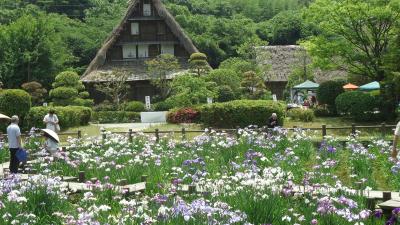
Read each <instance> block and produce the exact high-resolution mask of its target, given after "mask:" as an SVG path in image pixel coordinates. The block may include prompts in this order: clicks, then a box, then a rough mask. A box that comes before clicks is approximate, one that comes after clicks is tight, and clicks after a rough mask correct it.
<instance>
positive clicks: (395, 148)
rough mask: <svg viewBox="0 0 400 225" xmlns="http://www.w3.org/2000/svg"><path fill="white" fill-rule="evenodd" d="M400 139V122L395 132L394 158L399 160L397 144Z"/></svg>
mask: <svg viewBox="0 0 400 225" xmlns="http://www.w3.org/2000/svg"><path fill="white" fill-rule="evenodd" d="M399 137H400V121H399V122H398V123H397V126H396V130H395V131H394V139H393V150H392V157H393V158H394V159H397V143H398V141H399Z"/></svg>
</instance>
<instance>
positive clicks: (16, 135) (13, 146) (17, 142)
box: [7, 116, 22, 173]
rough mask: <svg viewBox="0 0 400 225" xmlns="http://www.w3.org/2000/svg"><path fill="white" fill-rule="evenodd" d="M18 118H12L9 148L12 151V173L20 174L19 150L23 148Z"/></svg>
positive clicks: (8, 132) (8, 128)
mask: <svg viewBox="0 0 400 225" xmlns="http://www.w3.org/2000/svg"><path fill="white" fill-rule="evenodd" d="M18 122H19V118H18V116H12V117H11V124H10V125H9V126H8V127H7V137H8V147H9V149H10V172H11V173H18V167H19V161H18V158H17V155H16V154H17V151H18V149H20V148H22V140H21V130H20V129H19V126H18Z"/></svg>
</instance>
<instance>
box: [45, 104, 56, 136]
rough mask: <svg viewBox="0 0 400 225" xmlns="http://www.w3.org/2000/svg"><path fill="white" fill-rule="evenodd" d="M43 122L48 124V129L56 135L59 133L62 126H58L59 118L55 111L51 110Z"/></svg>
mask: <svg viewBox="0 0 400 225" xmlns="http://www.w3.org/2000/svg"><path fill="white" fill-rule="evenodd" d="M43 122H44V123H45V124H46V129H50V130H52V131H54V132H56V133H58V132H59V131H60V130H59V128H60V126H59V125H58V122H59V121H58V117H57V115H56V114H55V112H54V110H53V109H50V110H49V114H47V115H46V116H45V117H44V119H43Z"/></svg>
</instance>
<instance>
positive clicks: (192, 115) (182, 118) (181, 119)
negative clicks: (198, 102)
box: [167, 108, 200, 123]
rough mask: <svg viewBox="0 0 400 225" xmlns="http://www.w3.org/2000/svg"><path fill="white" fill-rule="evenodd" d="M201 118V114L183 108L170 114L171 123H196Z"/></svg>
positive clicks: (191, 109)
mask: <svg viewBox="0 0 400 225" xmlns="http://www.w3.org/2000/svg"><path fill="white" fill-rule="evenodd" d="M199 118H200V112H199V111H197V110H195V109H193V108H182V109H178V110H177V111H173V112H170V113H169V114H168V118H167V120H168V122H169V123H194V122H197V121H198V120H199Z"/></svg>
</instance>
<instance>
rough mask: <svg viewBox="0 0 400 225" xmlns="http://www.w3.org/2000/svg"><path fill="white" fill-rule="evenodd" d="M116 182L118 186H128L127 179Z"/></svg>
mask: <svg viewBox="0 0 400 225" xmlns="http://www.w3.org/2000/svg"><path fill="white" fill-rule="evenodd" d="M117 182H118V185H121V186H125V185H128V180H127V179H118V180H117Z"/></svg>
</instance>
